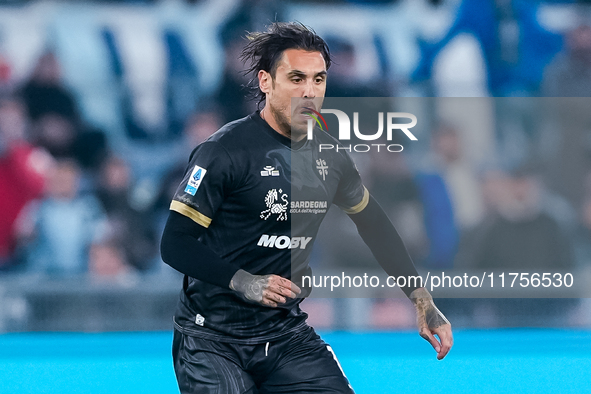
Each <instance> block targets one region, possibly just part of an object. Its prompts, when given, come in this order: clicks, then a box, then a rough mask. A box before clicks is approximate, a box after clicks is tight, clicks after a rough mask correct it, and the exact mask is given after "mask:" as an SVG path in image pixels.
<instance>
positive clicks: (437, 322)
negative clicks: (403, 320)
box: [409, 287, 454, 360]
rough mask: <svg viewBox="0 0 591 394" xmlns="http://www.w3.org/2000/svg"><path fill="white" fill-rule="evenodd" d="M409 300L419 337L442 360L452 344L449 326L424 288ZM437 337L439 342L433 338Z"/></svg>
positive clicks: (419, 289) (417, 290) (415, 292)
mask: <svg viewBox="0 0 591 394" xmlns="http://www.w3.org/2000/svg"><path fill="white" fill-rule="evenodd" d="M409 298H410V300H411V301H412V303H413V304H414V306H415V309H416V310H417V326H418V327H419V335H420V336H421V337H423V338H424V339H425V340H426V341H427V342H429V343H430V344H431V346H433V349H435V351H436V352H437V359H438V360H442V359H443V358H444V357H445V356H446V355H447V353H448V352H449V350H450V349H451V347H452V346H453V343H454V338H453V334H452V332H451V324H450V322H449V321H448V320H447V319H446V318H445V316H444V315H443V313H441V312H440V311H439V309H437V307H436V306H435V304H434V303H433V297H431V294H429V292H428V291H427V289H425V288H424V287H420V288H418V289H416V290H415V291H413V292H412V293H410V297H409ZM435 335H437V336H438V337H439V341H438V340H437V338H435Z"/></svg>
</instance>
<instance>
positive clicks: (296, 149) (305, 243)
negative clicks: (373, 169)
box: [170, 111, 369, 344]
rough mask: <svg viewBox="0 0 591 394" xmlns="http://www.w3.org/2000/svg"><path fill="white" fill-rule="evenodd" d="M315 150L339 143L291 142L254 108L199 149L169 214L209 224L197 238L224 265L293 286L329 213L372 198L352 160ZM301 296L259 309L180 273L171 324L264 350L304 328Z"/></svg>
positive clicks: (320, 139) (321, 137)
mask: <svg viewBox="0 0 591 394" xmlns="http://www.w3.org/2000/svg"><path fill="white" fill-rule="evenodd" d="M320 144H332V145H333V146H336V145H337V144H338V142H337V141H336V140H335V139H334V138H333V137H331V136H330V135H328V134H326V133H324V132H322V131H320V130H317V131H316V133H315V135H314V139H312V140H307V139H304V140H302V141H299V142H297V143H294V142H292V141H291V140H290V139H289V138H286V137H284V136H282V135H280V134H279V133H277V132H276V131H275V130H273V129H272V128H271V127H270V126H269V125H268V124H267V123H266V122H265V121H264V120H263V119H262V118H261V117H260V113H259V112H258V111H257V112H255V113H253V114H251V115H249V116H247V117H246V118H243V119H240V120H237V121H234V122H231V123H229V124H227V125H225V126H224V127H222V128H221V129H220V130H219V131H217V132H216V133H215V134H213V135H212V136H211V137H210V138H208V139H207V140H206V141H204V142H203V143H201V144H200V145H199V146H197V147H196V148H195V150H194V151H193V153H192V154H191V157H190V161H189V165H188V167H187V171H186V173H185V176H184V179H183V181H182V183H181V184H180V186H179V188H178V189H177V191H176V193H175V196H174V199H173V201H172V203H171V206H170V209H171V210H174V211H176V212H178V213H180V214H182V215H185V216H187V217H189V218H191V219H192V220H193V221H195V222H196V223H198V224H200V225H201V226H203V227H206V228H207V230H206V231H205V234H204V235H203V236H202V237H201V238H200V241H201V242H203V243H204V244H206V245H207V246H209V247H210V248H211V249H212V250H213V251H214V252H215V253H217V254H218V255H219V256H220V257H221V258H222V259H225V260H226V261H228V262H230V263H232V264H234V265H236V266H238V267H240V268H241V269H243V270H245V271H247V272H249V273H251V274H255V275H266V274H276V275H279V276H282V277H285V278H288V279H290V280H292V281H294V282H295V283H297V284H298V285H299V284H300V283H301V276H302V275H310V268H309V265H308V261H309V256H310V253H311V250H312V246H313V244H314V241H315V239H316V236H317V232H318V228H319V227H320V223H321V222H322V219H323V218H324V216H325V214H326V212H327V211H328V209H329V208H330V206H331V205H332V204H333V203H334V204H336V205H338V206H339V207H341V208H342V209H343V210H344V211H345V212H347V213H356V212H359V211H361V210H363V209H364V208H365V206H366V205H367V202H368V200H369V193H368V192H367V190H366V189H365V187H364V186H363V184H362V183H361V179H360V177H359V173H358V172H357V169H356V168H355V165H354V164H353V162H352V160H351V158H350V157H349V155H348V154H347V153H346V152H345V151H344V150H340V151H338V152H337V151H335V150H334V149H333V150H324V151H322V152H320V149H319V146H320ZM194 258H195V259H199V256H194ZM302 299H303V298H302V297H298V298H296V299H288V301H287V302H286V303H285V304H282V305H279V306H278V307H276V308H271V307H265V306H262V305H260V304H258V303H255V302H252V301H250V300H248V299H246V298H245V297H243V296H242V295H241V294H238V293H236V292H234V291H232V290H231V289H229V288H221V287H219V286H215V285H212V284H209V283H206V282H203V281H200V280H197V279H195V278H191V277H187V276H186V277H185V278H184V285H183V290H182V291H181V296H180V302H179V304H178V308H177V311H176V313H175V322H176V326H177V328H178V329H180V330H182V331H183V332H185V333H187V334H188V335H197V336H201V337H205V338H209V339H212V340H221V341H228V342H236V343H249V344H254V343H264V342H267V341H271V340H273V339H275V338H278V337H279V336H282V335H285V334H287V333H289V332H293V331H297V330H299V329H301V328H302V327H303V326H304V325H305V319H306V317H307V315H306V314H305V313H304V312H303V311H302V310H301V309H300V307H299V304H300V302H301V301H302Z"/></svg>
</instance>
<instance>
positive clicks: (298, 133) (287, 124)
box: [269, 102, 308, 140]
mask: <svg viewBox="0 0 591 394" xmlns="http://www.w3.org/2000/svg"><path fill="white" fill-rule="evenodd" d="M269 109H270V110H271V115H272V116H273V118H275V121H276V122H277V124H278V125H279V128H280V129H281V131H282V132H283V133H284V134H285V135H287V136H289V138H291V139H293V140H299V139H300V138H301V137H303V136H304V135H306V133H307V132H308V131H307V128H306V127H296V126H295V125H292V122H291V118H290V117H288V116H287V115H286V114H288V113H290V110H289V108H287V107H285V106H284V107H278V106H275V105H274V104H273V103H271V102H269Z"/></svg>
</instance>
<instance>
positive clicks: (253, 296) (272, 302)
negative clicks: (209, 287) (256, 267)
mask: <svg viewBox="0 0 591 394" xmlns="http://www.w3.org/2000/svg"><path fill="white" fill-rule="evenodd" d="M230 288H231V289H232V290H234V291H237V292H239V293H242V294H243V295H244V296H245V297H246V298H248V299H249V300H251V301H255V302H258V303H260V304H262V305H265V306H270V307H273V308H274V307H276V306H277V305H279V304H284V303H285V302H286V301H287V297H289V298H295V297H296V296H297V295H298V294H300V293H301V290H300V288H299V287H298V286H297V285H296V284H295V283H293V282H292V281H290V280H289V279H285V278H282V277H281V276H278V275H272V274H271V275H252V274H249V273H248V272H246V271H244V270H238V271H237V272H236V273H235V274H234V276H233V277H232V280H231V281H230Z"/></svg>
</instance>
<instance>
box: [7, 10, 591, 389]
mask: <svg viewBox="0 0 591 394" xmlns="http://www.w3.org/2000/svg"><path fill="white" fill-rule="evenodd" d="M274 20H278V21H288V20H298V21H301V22H303V23H305V24H307V25H310V26H311V27H313V28H314V29H315V30H316V31H317V32H318V33H319V34H320V35H322V36H323V37H324V38H326V39H327V41H328V43H329V45H330V47H331V50H332V52H333V54H334V57H335V64H334V65H333V67H332V68H331V71H330V74H329V75H330V78H329V84H328V91H327V95H328V96H333V97H360V96H364V97H420V98H421V97H422V98H424V103H426V104H425V106H427V107H429V106H430V107H431V108H432V109H433V110H432V111H427V112H426V113H425V115H424V116H423V117H420V119H421V121H423V122H424V123H426V124H428V125H429V127H427V129H426V131H425V132H424V133H423V134H422V135H420V136H419V140H420V143H419V144H418V145H417V146H413V147H412V148H411V149H408V150H406V151H405V153H404V154H400V155H396V156H395V157H390V156H388V157H386V156H384V155H380V156H379V157H377V156H375V155H370V156H363V155H354V159H355V160H356V162H357V165H358V167H359V169H360V171H361V172H362V176H363V177H364V180H365V181H366V183H367V184H368V188H369V189H370V190H371V191H372V193H374V194H375V195H376V197H378V199H379V201H380V202H381V203H382V205H384V206H385V208H386V209H387V211H388V213H389V214H390V216H391V218H392V219H393V221H394V223H395V224H396V225H397V227H398V228H399V230H400V231H401V233H402V236H403V238H404V239H405V241H406V243H407V245H408V246H409V250H410V252H411V254H412V255H413V257H414V259H415V261H416V262H417V265H418V266H419V267H420V268H421V269H422V270H445V271H446V272H449V273H454V272H458V273H460V272H463V271H464V270H470V269H473V270H481V271H482V270H487V269H488V270H489V271H490V270H494V269H496V270H501V269H508V268H511V269H512V270H529V271H530V272H533V271H535V270H538V272H542V268H544V269H547V270H548V269H551V270H553V271H564V270H567V271H570V272H573V274H574V277H575V280H578V281H583V282H584V281H585V280H588V278H589V276H588V275H589V274H588V273H589V269H590V267H591V265H590V263H591V244H590V242H591V176H590V172H589V170H591V162H590V161H589V158H590V157H591V156H589V152H590V149H591V142H590V141H591V140H590V139H589V125H590V124H591V116H590V115H589V113H588V112H589V111H588V110H587V109H588V108H590V104H591V102H590V101H589V99H588V98H586V96H589V92H591V67H590V65H591V27H590V26H591V6H588V5H587V4H585V2H578V3H575V2H569V1H535V0H513V1H511V0H505V1H502V0H431V1H426V0H397V1H391V0H390V1H388V0H382V1H378V0H375V1H369V0H368V1H361V0H360V1H353V0H351V1H336V0H335V1H323V2H320V1H318V2H316V1H270V0H268V1H267V0H252V1H240V0H219V1H213V0H211V1H207V0H201V1H180V0H178V1H177V0H169V1H165V0H161V1H105V2H100V1H94V2H90V1H88V2H86V1H59V2H58V1H3V2H1V4H0V167H1V168H0V172H1V176H0V182H1V184H0V190H1V191H0V207H1V208H0V209H1V211H2V212H1V216H0V219H1V220H0V222H1V223H0V227H1V228H0V237H1V239H0V332H2V333H3V334H2V335H0V392H2V393H4V392H6V393H20V392H56V393H57V392H92V393H103V392H105V393H107V392H109V393H114V392H130V391H135V392H159V393H165V392H171V393H174V392H177V389H176V387H175V382H174V375H173V372H172V366H171V360H170V356H169V353H170V351H169V347H170V339H171V334H170V330H171V326H172V325H171V314H172V311H173V309H174V305H175V303H176V298H177V295H178V291H179V289H180V283H181V277H180V275H179V274H178V273H176V272H174V271H173V270H172V269H169V268H168V267H167V266H165V265H164V264H163V263H162V262H161V261H160V259H159V257H158V250H157V245H158V240H159V235H160V232H161V231H162V227H163V223H164V220H165V218H166V212H167V208H168V203H169V201H170V198H171V193H172V188H173V187H175V185H176V184H177V183H178V181H179V176H180V175H182V171H183V169H184V164H185V162H186V158H187V155H188V153H189V152H190V150H191V147H192V146H194V145H195V144H196V143H197V142H199V141H201V140H203V139H204V138H206V137H207V135H209V134H210V133H212V132H213V131H215V130H216V129H217V128H218V127H219V126H220V125H222V124H224V123H225V122H227V121H230V120H234V119H236V118H238V117H241V116H243V115H245V114H248V113H249V112H250V111H252V110H253V108H254V107H253V104H252V103H250V102H249V101H247V100H245V99H244V96H245V91H244V90H243V89H241V85H242V84H243V83H244V82H245V79H244V78H243V77H241V74H240V73H239V70H241V69H242V65H241V64H240V62H239V61H238V59H237V54H238V53H239V50H240V47H241V45H243V43H244V41H243V38H242V37H243V36H244V32H245V31H257V30H260V29H261V28H262V27H263V26H264V25H266V24H268V23H269V21H274ZM466 97H467V98H466ZM540 103H542V104H544V103H545V104H544V105H546V104H547V105H548V106H549V108H551V109H552V110H553V111H552V116H551V117H550V120H548V119H547V118H546V119H543V121H540V119H541V118H543V116H544V115H547V113H545V112H544V110H543V108H548V107H544V105H542V104H540ZM548 103H549V104H548ZM541 108H542V109H541ZM464 114H468V115H469V116H468V115H466V117H464V116H463V115H464ZM433 210H435V211H436V212H437V213H438V215H436V217H435V219H434V216H433V215H429V214H428V213H429V212H434V211H433ZM329 216H330V217H329V218H328V219H327V220H328V222H327V224H325V225H324V226H323V228H324V230H325V231H324V232H323V236H322V237H321V239H320V240H319V242H318V245H317V246H316V249H315V252H314V253H315V259H314V262H313V264H314V265H317V267H316V268H317V269H318V270H320V272H322V270H323V269H328V270H331V269H333V270H334V268H335V267H339V268H341V267H347V269H351V270H356V269H360V268H361V269H364V267H372V269H375V264H374V263H373V262H372V261H370V260H371V258H370V255H369V254H368V252H367V251H366V250H365V249H364V247H363V245H361V244H360V241H359V240H358V239H356V238H355V237H354V234H353V233H354V231H353V228H352V227H351V226H350V224H349V223H347V222H346V221H343V217H342V216H339V215H338V214H337V213H334V212H331V214H330V215H329ZM331 226H338V227H339V228H342V229H343V230H342V231H343V235H340V234H338V233H337V232H333V231H327V228H331ZM506 233H510V234H512V236H513V238H514V239H515V241H516V242H514V243H511V244H510V245H508V244H507V243H503V236H502V235H503V234H506ZM542 246H546V247H549V249H548V250H552V251H558V252H556V253H555V254H554V253H542V254H540V253H539V251H540V250H542V249H543V248H542ZM544 250H546V249H544ZM491 251H494V252H495V253H497V252H498V254H494V255H495V256H503V259H502V261H498V260H499V259H497V260H494V259H492V258H491V257H490V256H491V253H492V252H491ZM372 264H373V265H372ZM503 264H506V265H503ZM520 264H523V265H520ZM488 296H489V298H486V299H480V298H474V299H464V298H457V299H442V300H439V301H438V305H439V306H440V308H441V309H443V311H444V312H445V313H446V314H447V315H448V317H449V318H450V320H451V321H452V322H453V324H454V329H455V331H456V346H455V348H454V349H453V351H452V353H451V354H450V356H449V358H448V359H446V361H445V362H443V363H437V362H435V359H434V354H432V350H430V349H429V348H428V345H427V344H426V343H424V342H423V341H422V340H421V339H420V338H419V337H418V336H416V335H415V334H414V332H413V330H414V326H413V325H414V321H413V320H414V315H413V310H412V308H411V305H410V303H409V302H408V301H407V300H404V299H397V298H394V299H380V298H373V297H371V294H370V295H369V297H368V298H345V299H339V298H335V299H323V298H314V299H310V300H306V301H305V303H304V304H303V305H304V309H305V310H306V311H308V313H309V314H310V323H311V324H312V325H313V326H314V327H316V328H317V329H318V330H319V331H321V332H323V333H325V338H326V339H327V340H328V341H329V342H330V343H331V344H332V345H333V347H334V348H335V350H336V352H337V355H339V357H340V359H341V363H342V364H343V366H344V369H345V371H346V373H347V375H348V376H349V378H350V379H351V381H352V383H353V385H354V387H355V388H356V390H357V391H358V392H360V393H364V392H372V393H377V392H380V393H381V392H384V393H387V392H388V393H389V392H398V391H402V392H406V391H410V390H412V389H421V390H423V391H425V392H443V391H451V392H474V391H491V392H515V391H521V392H539V391H541V390H546V391H549V392H586V391H589V389H590V388H591V381H590V379H589V377H588V368H589V367H590V366H591V360H590V358H589V357H590V356H589V339H590V335H589V331H588V329H589V327H590V326H591V303H590V302H589V300H588V299H587V298H575V299H512V298H502V297H504V296H505V294H504V293H503V291H502V290H501V289H499V291H498V293H495V294H492V295H490V294H489V295H488ZM123 331H125V332H123Z"/></svg>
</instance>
